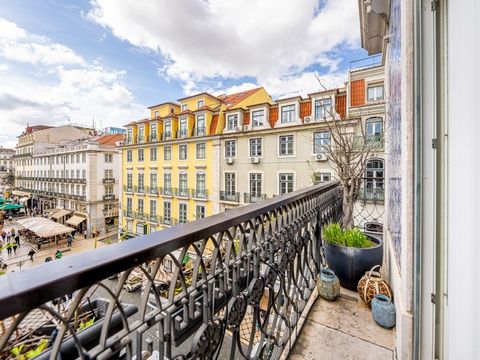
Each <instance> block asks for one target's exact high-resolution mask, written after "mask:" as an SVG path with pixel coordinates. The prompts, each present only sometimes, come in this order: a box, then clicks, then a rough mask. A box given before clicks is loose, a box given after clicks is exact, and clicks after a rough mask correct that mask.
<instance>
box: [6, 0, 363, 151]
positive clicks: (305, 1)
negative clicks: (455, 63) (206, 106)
mask: <svg viewBox="0 0 480 360" xmlns="http://www.w3.org/2000/svg"><path fill="white" fill-rule="evenodd" d="M364 57H366V52H365V51H364V50H362V49H361V48H360V29H359V22H358V2H357V0H320V1H318V0H143V1H139V0H75V1H61V0H42V1H38V0H0V145H3V146H4V147H14V146H15V143H16V137H17V136H18V135H19V134H20V133H21V132H22V130H23V129H24V128H25V126H26V125H27V124H30V125H34V124H46V125H64V124H68V123H71V124H83V125H90V126H91V125H92V124H93V122H95V126H96V127H97V128H103V127H107V126H122V125H125V124H126V123H128V122H130V121H132V120H137V119H141V118H144V117H146V116H148V111H147V107H148V106H151V105H154V104H158V103H161V102H164V101H175V100H177V99H179V98H181V97H184V96H185V95H191V94H193V93H195V92H203V91H207V92H210V93H212V94H214V95H216V94H224V93H232V92H236V91H242V90H246V89H250V88H254V87H258V86H263V87H265V89H266V90H267V91H268V92H269V93H270V94H271V95H272V96H273V97H274V98H279V97H282V96H291V95H297V94H301V95H304V94H306V93H308V92H313V91H316V90H319V88H320V85H319V83H318V80H317V77H316V75H317V76H319V77H320V78H321V79H322V82H323V84H324V85H326V86H329V87H335V86H341V85H342V84H343V82H344V81H345V80H346V78H347V74H346V73H347V70H348V69H349V67H350V61H352V60H356V59H360V58H364Z"/></svg>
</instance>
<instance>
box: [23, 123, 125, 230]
mask: <svg viewBox="0 0 480 360" xmlns="http://www.w3.org/2000/svg"><path fill="white" fill-rule="evenodd" d="M55 129H58V128H50V129H44V130H38V131H39V132H49V133H51V134H52V133H55ZM73 129H76V130H79V131H80V132H76V131H75V130H73ZM73 129H72V128H71V127H68V129H61V132H62V133H63V132H64V131H65V130H68V131H70V132H71V133H70V134H69V135H73V137H78V138H77V139H76V140H73V139H71V140H66V139H65V138H62V139H61V141H58V143H43V144H41V145H42V146H41V147H40V146H37V147H38V150H36V151H35V150H34V151H33V152H29V153H28V157H26V156H22V157H19V158H18V160H17V161H18V162H19V163H20V164H21V165H19V167H18V168H17V171H16V182H17V186H16V190H15V192H14V193H16V194H17V195H19V196H21V197H22V199H23V201H24V202H25V204H26V206H27V208H29V209H39V210H40V212H42V213H44V212H49V213H50V215H51V217H52V218H53V219H55V220H56V221H59V222H61V223H65V224H67V225H70V226H73V227H76V228H77V229H78V230H79V231H82V232H83V231H86V232H87V234H88V235H91V234H92V233H97V232H100V233H103V234H104V233H105V232H106V231H107V230H109V229H112V230H113V229H116V228H117V226H118V195H116V194H118V193H119V179H120V170H121V159H120V153H119V152H118V150H117V149H116V148H115V145H116V142H117V141H120V140H122V139H123V135H121V134H114V135H100V136H97V135H95V131H92V130H90V129H77V128H75V127H73ZM35 132H36V131H35ZM35 132H33V134H28V135H27V136H31V135H40V136H33V140H31V142H33V144H31V145H29V146H31V147H33V149H35V148H36V147H35V145H38V144H36V143H35V140H36V139H42V138H43V137H45V139H52V138H53V136H49V135H48V134H35ZM57 132H58V131H57ZM51 134H50V135H51ZM20 138H21V137H20ZM22 140H23V139H22ZM19 143H21V144H23V141H19ZM21 148H22V146H20V149H21ZM24 164H25V165H24Z"/></svg>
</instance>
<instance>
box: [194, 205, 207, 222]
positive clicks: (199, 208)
mask: <svg viewBox="0 0 480 360" xmlns="http://www.w3.org/2000/svg"><path fill="white" fill-rule="evenodd" d="M204 217H205V206H204V205H196V206H195V218H196V219H203V218H204Z"/></svg>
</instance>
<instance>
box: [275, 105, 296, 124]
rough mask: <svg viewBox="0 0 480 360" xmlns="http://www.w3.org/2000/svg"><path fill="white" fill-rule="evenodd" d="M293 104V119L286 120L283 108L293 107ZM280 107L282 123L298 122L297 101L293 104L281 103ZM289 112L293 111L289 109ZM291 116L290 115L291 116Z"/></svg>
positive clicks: (279, 115)
mask: <svg viewBox="0 0 480 360" xmlns="http://www.w3.org/2000/svg"><path fill="white" fill-rule="evenodd" d="M291 106H293V115H292V116H291V121H284V119H283V109H284V108H286V107H291ZM279 107H280V109H279V110H280V111H279V114H278V117H279V120H280V124H283V125H288V124H295V123H296V122H297V117H298V116H297V107H298V106H297V104H296V103H292V104H281V105H279ZM289 113H291V112H290V111H289ZM289 117H290V116H289Z"/></svg>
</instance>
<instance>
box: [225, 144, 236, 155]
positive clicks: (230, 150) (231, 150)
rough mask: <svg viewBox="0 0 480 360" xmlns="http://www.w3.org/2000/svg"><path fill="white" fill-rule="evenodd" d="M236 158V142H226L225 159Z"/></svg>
mask: <svg viewBox="0 0 480 360" xmlns="http://www.w3.org/2000/svg"><path fill="white" fill-rule="evenodd" d="M235 156H236V141H235V140H227V141H225V157H235Z"/></svg>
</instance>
